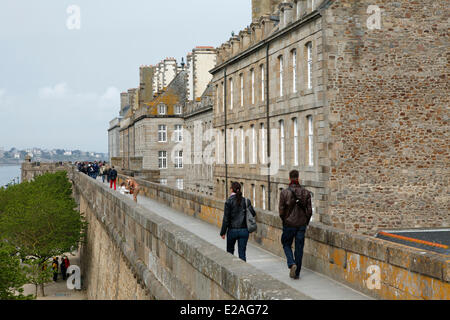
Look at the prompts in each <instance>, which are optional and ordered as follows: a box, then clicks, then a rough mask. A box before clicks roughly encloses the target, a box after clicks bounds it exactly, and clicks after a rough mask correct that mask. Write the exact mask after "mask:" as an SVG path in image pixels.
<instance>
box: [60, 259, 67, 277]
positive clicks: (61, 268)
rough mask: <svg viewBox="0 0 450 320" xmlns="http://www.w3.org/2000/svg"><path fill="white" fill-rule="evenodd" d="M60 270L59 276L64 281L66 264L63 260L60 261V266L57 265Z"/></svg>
mask: <svg viewBox="0 0 450 320" xmlns="http://www.w3.org/2000/svg"><path fill="white" fill-rule="evenodd" d="M59 267H60V270H61V276H62V278H63V280H66V270H67V268H66V262H65V260H64V258H62V259H61V264H60V265H59Z"/></svg>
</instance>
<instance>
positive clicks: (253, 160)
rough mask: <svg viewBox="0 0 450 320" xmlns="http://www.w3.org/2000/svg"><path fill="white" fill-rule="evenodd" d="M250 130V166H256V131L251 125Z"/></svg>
mask: <svg viewBox="0 0 450 320" xmlns="http://www.w3.org/2000/svg"><path fill="white" fill-rule="evenodd" d="M251 129H252V164H256V129H255V125H253V124H252V125H251Z"/></svg>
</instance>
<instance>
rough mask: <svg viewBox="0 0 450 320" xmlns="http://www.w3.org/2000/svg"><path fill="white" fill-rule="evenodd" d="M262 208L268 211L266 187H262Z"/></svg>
mask: <svg viewBox="0 0 450 320" xmlns="http://www.w3.org/2000/svg"><path fill="white" fill-rule="evenodd" d="M261 205H262V206H261V207H262V209H263V210H266V187H265V186H261Z"/></svg>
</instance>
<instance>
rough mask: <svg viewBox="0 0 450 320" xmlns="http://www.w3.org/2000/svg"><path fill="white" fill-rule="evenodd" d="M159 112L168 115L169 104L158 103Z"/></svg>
mask: <svg viewBox="0 0 450 320" xmlns="http://www.w3.org/2000/svg"><path fill="white" fill-rule="evenodd" d="M158 114H159V115H166V114H167V106H166V105H165V104H163V103H161V104H159V105H158Z"/></svg>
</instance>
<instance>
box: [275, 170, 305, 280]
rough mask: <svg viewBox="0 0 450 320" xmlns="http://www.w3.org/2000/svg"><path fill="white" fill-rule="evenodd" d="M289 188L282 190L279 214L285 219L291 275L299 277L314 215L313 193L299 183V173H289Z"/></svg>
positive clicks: (284, 225) (284, 235)
mask: <svg viewBox="0 0 450 320" xmlns="http://www.w3.org/2000/svg"><path fill="white" fill-rule="evenodd" d="M289 179H290V184H289V188H287V189H284V190H283V191H281V194H280V203H279V214H280V218H281V220H282V221H283V234H282V236H281V243H282V245H283V250H284V253H285V255H286V259H287V265H288V268H289V269H290V272H289V276H290V277H291V278H293V279H299V277H300V271H301V269H302V259H303V247H304V245H305V233H306V228H307V226H308V225H309V222H310V220H311V216H312V207H311V193H310V192H309V191H308V190H306V189H305V188H303V187H302V186H301V185H300V183H299V173H298V171H297V170H293V171H291V172H290V173H289ZM294 239H295V254H294V255H293V254H292V242H293V241H294Z"/></svg>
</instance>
